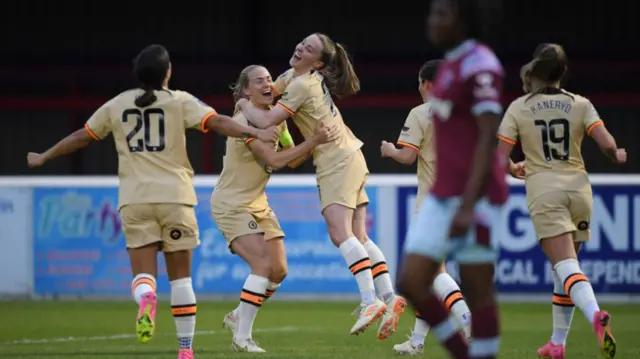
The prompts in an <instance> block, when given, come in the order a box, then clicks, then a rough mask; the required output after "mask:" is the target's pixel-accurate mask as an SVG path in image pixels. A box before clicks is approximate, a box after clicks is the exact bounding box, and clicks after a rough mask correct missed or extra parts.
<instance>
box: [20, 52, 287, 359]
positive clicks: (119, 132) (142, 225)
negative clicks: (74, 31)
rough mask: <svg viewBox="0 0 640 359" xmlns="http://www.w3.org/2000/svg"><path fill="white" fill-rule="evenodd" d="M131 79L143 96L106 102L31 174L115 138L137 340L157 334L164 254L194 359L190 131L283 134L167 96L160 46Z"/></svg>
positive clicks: (167, 67) (39, 159) (178, 319)
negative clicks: (159, 256)
mask: <svg viewBox="0 0 640 359" xmlns="http://www.w3.org/2000/svg"><path fill="white" fill-rule="evenodd" d="M134 74H135V76H136V79H137V81H138V82H139V83H140V88H136V89H132V90H128V91H125V92H123V93H121V94H119V95H118V96H116V97H114V98H113V99H111V100H109V101H108V102H107V103H105V104H104V105H102V107H100V108H99V109H98V110H97V111H96V112H95V113H94V114H93V116H91V118H89V120H88V121H87V123H86V124H85V126H84V129H80V130H78V131H76V132H74V133H72V134H71V135H69V136H67V137H66V138H64V139H63V140H61V141H60V142H58V143H57V144H56V145H54V146H53V147H51V148H50V149H48V150H47V151H46V152H44V153H42V154H39V153H29V154H28V155H27V160H28V164H29V166H30V167H38V166H42V165H43V164H44V163H45V162H47V161H49V160H51V159H54V158H56V157H59V156H63V155H68V154H70V153H72V152H75V151H77V150H79V149H81V148H83V147H85V146H87V145H88V144H89V143H90V142H91V141H92V140H100V139H103V138H105V137H106V136H108V135H109V133H113V138H114V141H115V145H116V150H117V152H118V176H119V178H120V188H119V199H118V210H119V212H120V216H121V219H122V226H123V231H124V235H125V238H126V242H127V250H128V252H129V258H130V260H131V269H132V271H133V275H134V279H133V282H132V285H131V290H132V293H133V297H134V299H135V301H136V303H138V304H139V311H138V316H137V319H136V334H137V336H138V339H139V340H140V341H141V342H143V343H147V342H149V341H150V340H151V339H152V337H153V334H154V331H155V323H154V321H155V314H156V294H155V291H156V277H157V272H158V268H157V252H158V251H159V250H162V251H163V252H164V255H165V260H166V264H167V272H168V275H169V280H170V281H171V311H172V313H173V316H174V319H175V323H176V329H177V334H178V341H179V344H180V351H179V355H178V359H191V358H193V350H192V341H193V335H194V331H195V323H196V318H195V315H196V297H195V294H194V292H193V286H192V283H191V251H192V250H193V249H194V248H195V247H197V246H198V244H199V243H200V241H199V239H198V224H197V222H196V216H195V211H194V206H195V205H196V204H197V200H196V193H195V191H194V189H193V183H192V177H193V169H192V168H191V164H190V163H189V159H188V157H187V151H186V138H185V129H190V128H193V129H199V130H201V131H202V132H208V131H209V130H212V131H216V132H219V133H221V134H223V135H228V136H237V137H247V136H251V137H259V138H261V139H263V140H270V139H274V138H277V135H278V133H277V131H276V130H275V129H270V130H268V131H263V130H258V129H255V128H251V127H248V126H245V125H242V124H239V123H237V122H235V121H233V120H232V119H231V118H230V117H228V116H222V115H219V114H217V113H216V111H215V110H213V109H212V108H211V107H209V106H207V105H206V104H204V103H202V102H200V101H199V100H198V99H196V98H195V97H194V96H193V95H191V94H189V93H187V92H183V91H173V90H169V88H168V84H169V79H170V77H171V62H170V60H169V53H168V52H167V50H166V49H165V48H164V47H163V46H161V45H151V46H149V47H147V48H145V49H144V50H142V52H140V54H139V55H138V56H137V57H136V59H135V61H134Z"/></svg>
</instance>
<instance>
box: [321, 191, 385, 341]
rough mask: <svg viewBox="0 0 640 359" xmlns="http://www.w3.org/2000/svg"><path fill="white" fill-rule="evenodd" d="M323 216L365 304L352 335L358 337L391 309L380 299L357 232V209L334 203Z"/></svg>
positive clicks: (367, 258) (367, 255)
mask: <svg viewBox="0 0 640 359" xmlns="http://www.w3.org/2000/svg"><path fill="white" fill-rule="evenodd" d="M322 215H323V216H324V218H325V221H326V223H327V229H328V231H329V236H330V237H331V241H332V242H333V244H335V246H336V247H338V248H339V249H340V253H341V254H342V257H343V258H344V260H345V261H346V262H347V266H348V267H349V270H350V271H351V273H353V276H354V277H355V279H356V282H357V283H358V288H359V289H360V297H361V303H360V308H359V314H358V319H357V320H356V323H355V324H354V325H353V327H352V328H351V334H355V335H357V334H360V333H362V332H364V331H365V330H366V329H367V328H368V327H369V326H370V325H371V324H372V323H373V322H374V321H375V320H376V319H378V318H380V317H381V316H382V315H383V314H384V312H385V311H386V309H387V306H386V305H385V304H384V302H382V301H381V300H379V299H378V298H376V293H375V286H374V284H373V274H372V272H371V260H370V258H369V254H368V253H367V250H366V249H365V248H364V246H363V245H362V243H360V241H359V240H358V238H356V236H355V235H354V233H353V216H354V210H353V209H351V208H347V207H345V206H343V205H341V204H336V203H334V204H330V205H328V206H327V207H326V208H324V210H323V211H322Z"/></svg>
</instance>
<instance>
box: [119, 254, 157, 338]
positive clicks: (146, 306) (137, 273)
mask: <svg viewBox="0 0 640 359" xmlns="http://www.w3.org/2000/svg"><path fill="white" fill-rule="evenodd" d="M159 250H160V244H159V243H158V242H156V243H151V244H149V245H146V246H143V247H139V248H128V249H127V251H128V252H129V259H130V261H131V270H132V272H133V276H134V278H133V281H132V282H131V293H132V294H133V299H134V300H135V301H136V303H137V304H138V315H137V316H136V335H137V337H138V340H139V341H140V342H141V343H148V342H149V341H151V339H153V335H154V333H155V329H156V327H155V317H156V306H157V300H156V277H157V272H158V251H159Z"/></svg>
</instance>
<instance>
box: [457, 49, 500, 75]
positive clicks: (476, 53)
mask: <svg viewBox="0 0 640 359" xmlns="http://www.w3.org/2000/svg"><path fill="white" fill-rule="evenodd" d="M483 72H491V73H494V74H498V75H500V76H502V75H503V73H504V70H503V68H502V63H500V60H499V59H498V56H496V54H495V53H494V52H493V50H491V49H490V48H489V47H488V46H485V45H482V44H476V45H475V46H473V47H472V48H471V49H470V50H469V52H468V53H467V54H466V55H465V56H464V57H463V58H462V59H461V61H460V76H461V77H462V78H463V79H467V78H470V77H472V76H474V75H476V74H479V73H483Z"/></svg>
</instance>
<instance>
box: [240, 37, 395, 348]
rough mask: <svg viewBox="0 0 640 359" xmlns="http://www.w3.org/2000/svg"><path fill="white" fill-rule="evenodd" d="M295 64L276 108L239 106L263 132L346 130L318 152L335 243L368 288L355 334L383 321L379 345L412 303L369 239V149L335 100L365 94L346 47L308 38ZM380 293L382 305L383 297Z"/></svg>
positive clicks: (361, 284) (242, 102)
mask: <svg viewBox="0 0 640 359" xmlns="http://www.w3.org/2000/svg"><path fill="white" fill-rule="evenodd" d="M289 64H290V65H291V67H292V68H291V69H290V70H289V71H287V72H286V73H285V74H283V75H281V76H280V78H279V79H278V80H276V88H277V89H278V90H280V91H281V90H282V88H283V87H284V86H286V89H284V91H282V98H281V99H280V101H279V102H278V104H277V106H276V107H274V108H273V109H271V110H270V111H268V112H263V111H260V110H258V109H256V108H252V107H251V106H250V104H249V103H248V101H246V100H240V101H239V102H238V104H239V105H240V106H241V107H242V110H243V113H244V114H245V115H246V116H247V118H248V119H249V120H250V121H251V122H253V123H255V124H256V125H257V126H258V127H263V128H264V127H268V126H273V125H278V124H280V123H282V122H284V121H285V120H286V119H287V118H288V117H289V116H293V121H294V122H295V124H296V125H297V126H298V128H299V129H300V132H301V133H302V135H303V136H304V137H305V138H310V137H311V136H312V135H313V132H314V130H315V128H316V126H317V125H318V123H325V124H330V123H331V124H335V125H336V126H337V127H338V128H339V131H340V134H339V136H338V138H337V140H335V141H333V142H330V143H328V144H325V145H321V146H318V147H317V148H316V149H315V150H314V152H313V159H314V164H315V166H316V178H317V181H318V189H319V192H320V193H319V194H320V202H321V206H322V215H323V216H324V218H325V221H326V222H327V227H328V231H329V236H330V237H331V240H332V242H333V243H334V244H335V245H336V246H337V247H339V248H340V253H341V254H342V256H343V257H344V259H345V261H346V262H347V265H348V266H349V269H350V270H351V272H352V273H353V275H354V276H355V279H356V282H357V283H358V287H359V289H360V294H361V298H362V302H361V305H360V307H359V308H358V311H359V316H358V319H357V320H356V323H355V324H354V326H353V327H352V328H351V334H359V333H361V332H363V331H365V330H366V329H367V328H368V327H369V325H371V323H373V321H374V320H376V319H377V318H379V317H381V316H383V319H382V324H381V325H380V328H379V330H378V338H380V339H385V338H387V337H388V336H389V335H391V334H392V333H393V332H394V331H395V329H396V327H397V325H398V320H399V316H400V314H401V313H402V312H403V311H404V307H405V300H404V298H402V297H399V296H397V295H396V294H395V293H394V289H393V284H392V282H391V276H390V275H389V271H388V269H387V265H386V261H385V258H384V255H383V254H382V251H381V250H380V248H378V246H377V245H376V244H375V243H374V242H373V241H372V240H370V239H369V237H368V236H367V233H366V226H365V220H366V211H367V209H366V206H367V204H368V203H369V199H368V197H367V194H366V192H365V189H364V185H365V182H366V178H367V175H368V173H369V170H368V169H367V164H366V162H365V159H364V156H363V155H362V152H361V151H360V148H361V147H362V142H360V140H358V139H357V138H356V137H355V136H354V135H353V133H352V132H351V130H350V129H349V128H348V127H347V126H346V125H345V123H344V121H343V119H342V115H341V114H340V111H339V110H338V108H337V107H336V106H335V104H334V103H333V99H332V97H331V95H332V94H333V95H335V96H337V97H339V98H343V97H346V96H349V95H352V94H355V93H356V92H358V91H359V90H360V81H359V80H358V77H357V76H356V74H355V72H354V70H353V66H352V64H351V61H350V60H349V56H348V54H347V52H346V50H345V49H344V48H343V47H342V45H340V44H337V43H335V42H334V41H333V40H331V39H330V38H329V37H328V36H326V35H324V34H320V33H315V34H311V35H309V36H307V37H306V38H305V39H303V40H302V41H301V42H300V43H299V44H298V45H297V46H296V48H295V51H294V53H293V56H292V57H291V60H290V61H289ZM374 283H375V285H374ZM376 288H377V289H378V292H379V293H378V294H379V295H380V297H381V298H382V300H379V299H378V298H376V292H375V289H376ZM387 308H389V310H388V311H387ZM385 311H387V312H386V313H385Z"/></svg>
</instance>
